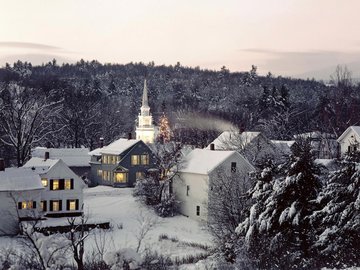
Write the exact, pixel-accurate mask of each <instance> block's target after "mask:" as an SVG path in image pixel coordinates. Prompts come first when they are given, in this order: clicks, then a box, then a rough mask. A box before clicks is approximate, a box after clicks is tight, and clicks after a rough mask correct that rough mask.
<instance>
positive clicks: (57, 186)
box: [52, 180, 60, 190]
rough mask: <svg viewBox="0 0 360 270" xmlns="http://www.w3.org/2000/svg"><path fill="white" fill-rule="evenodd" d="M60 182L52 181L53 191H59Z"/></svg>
mask: <svg viewBox="0 0 360 270" xmlns="http://www.w3.org/2000/svg"><path fill="white" fill-rule="evenodd" d="M59 188H60V185H59V180H52V190H59Z"/></svg>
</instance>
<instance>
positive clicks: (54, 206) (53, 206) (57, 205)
mask: <svg viewBox="0 0 360 270" xmlns="http://www.w3.org/2000/svg"><path fill="white" fill-rule="evenodd" d="M61 210H62V201H61V200H56V201H50V211H52V212H58V211H61Z"/></svg>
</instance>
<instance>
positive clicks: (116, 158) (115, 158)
mask: <svg viewBox="0 0 360 270" xmlns="http://www.w3.org/2000/svg"><path fill="white" fill-rule="evenodd" d="M117 162H118V157H117V156H112V164H117Z"/></svg>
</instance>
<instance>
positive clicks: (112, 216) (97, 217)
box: [0, 186, 212, 269]
mask: <svg viewBox="0 0 360 270" xmlns="http://www.w3.org/2000/svg"><path fill="white" fill-rule="evenodd" d="M132 191H133V189H131V188H121V189H120V188H112V187H106V186H98V187H94V188H87V189H85V190H84V211H85V213H86V216H87V217H88V223H93V222H106V221H110V226H111V229H110V230H106V233H104V230H98V229H95V230H94V231H93V232H92V233H91V236H90V237H89V238H88V239H87V242H86V250H87V252H88V254H91V252H92V250H94V249H95V250H96V243H97V244H100V245H101V242H104V243H105V244H104V251H105V253H106V252H110V251H116V250H119V249H122V248H133V249H135V250H136V248H137V246H138V238H139V236H140V234H141V231H142V232H144V231H145V230H147V229H149V228H150V229H149V231H148V233H146V235H145V237H144V238H143V240H142V243H141V246H140V249H139V253H142V252H144V250H145V249H150V250H151V251H157V252H158V253H159V254H163V255H168V256H170V257H171V258H172V259H175V257H177V258H183V257H186V256H189V255H196V254H200V253H204V252H205V251H204V249H202V248H201V247H200V248H199V247H197V246H196V245H188V244H187V243H197V244H201V245H205V246H211V245H212V242H211V235H210V233H209V232H208V231H207V230H206V228H205V226H204V225H203V224H200V223H199V222H197V221H194V220H191V219H189V218H187V217H184V216H175V217H170V218H160V217H158V216H157V215H156V214H155V213H154V212H153V211H152V210H151V209H149V208H148V207H146V206H144V205H142V204H141V203H140V202H139V201H137V200H136V198H134V197H133V196H132ZM66 223H67V219H66V218H53V219H49V220H47V221H45V222H44V224H43V226H44V225H50V224H51V225H65V224H66ZM149 225H151V226H150V227H149ZM161 236H162V238H163V239H162V240H161V239H159V237H160V238H161ZM165 238H168V239H165ZM10 245H16V238H9V237H0V248H1V247H9V246H10ZM182 269H187V268H182Z"/></svg>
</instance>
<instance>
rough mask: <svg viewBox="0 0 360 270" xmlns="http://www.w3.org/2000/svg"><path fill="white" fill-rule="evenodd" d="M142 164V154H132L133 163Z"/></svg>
mask: <svg viewBox="0 0 360 270" xmlns="http://www.w3.org/2000/svg"><path fill="white" fill-rule="evenodd" d="M139 164H140V156H139V155H132V156H131V165H139Z"/></svg>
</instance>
